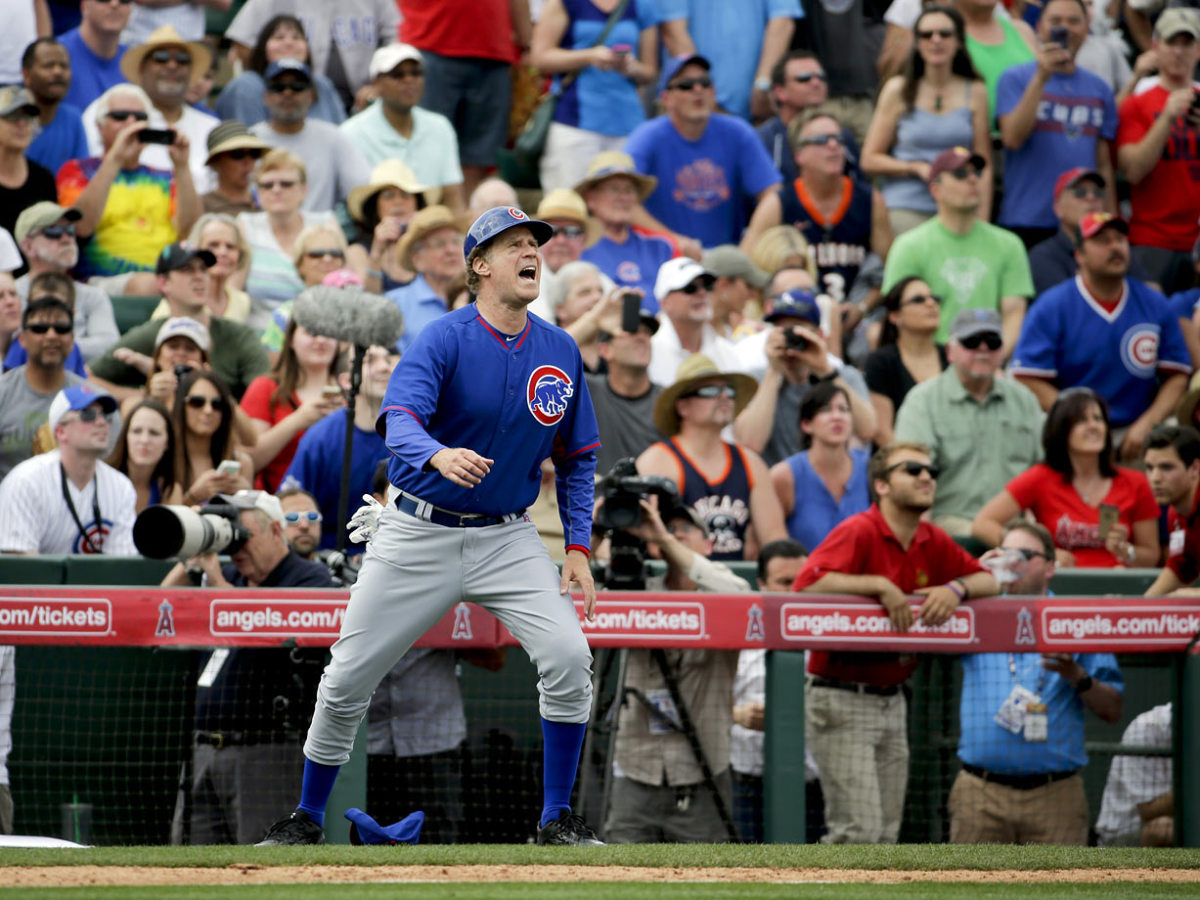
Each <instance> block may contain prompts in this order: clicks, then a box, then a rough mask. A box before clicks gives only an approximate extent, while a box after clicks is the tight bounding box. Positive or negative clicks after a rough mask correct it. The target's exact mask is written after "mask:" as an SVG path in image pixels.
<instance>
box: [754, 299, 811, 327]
mask: <svg viewBox="0 0 1200 900" xmlns="http://www.w3.org/2000/svg"><path fill="white" fill-rule="evenodd" d="M785 316H791V317H792V318H796V319H804V320H805V321H806V322H811V323H812V324H813V325H816V326H818V327H819V326H820V324H821V308H820V307H819V306H817V298H816V297H814V296H813V295H812V294H810V293H809V292H808V291H802V290H791V291H784V292H783V293H782V294H780V295H779V296H778V297H776V298H775V299H774V300H773V301H771V311H770V312H769V313H767V314H766V315H765V316H763V321H766V322H774V321H776V320H777V319H782V318H784V317H785Z"/></svg>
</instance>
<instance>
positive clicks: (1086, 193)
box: [1071, 184, 1104, 200]
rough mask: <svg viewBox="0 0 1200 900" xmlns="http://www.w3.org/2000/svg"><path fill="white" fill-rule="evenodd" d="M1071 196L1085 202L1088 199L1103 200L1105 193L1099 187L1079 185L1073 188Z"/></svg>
mask: <svg viewBox="0 0 1200 900" xmlns="http://www.w3.org/2000/svg"><path fill="white" fill-rule="evenodd" d="M1071 196H1072V197H1075V198H1076V199H1078V200H1085V199H1087V198H1088V197H1094V198H1097V199H1100V200H1103V199H1104V191H1103V190H1102V189H1101V188H1100V187H1099V186H1098V185H1094V184H1093V185H1086V184H1077V185H1075V187H1073V188H1071Z"/></svg>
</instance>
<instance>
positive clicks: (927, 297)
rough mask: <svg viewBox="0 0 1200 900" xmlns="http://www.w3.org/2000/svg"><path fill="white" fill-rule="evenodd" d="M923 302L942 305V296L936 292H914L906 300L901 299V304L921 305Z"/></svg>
mask: <svg viewBox="0 0 1200 900" xmlns="http://www.w3.org/2000/svg"><path fill="white" fill-rule="evenodd" d="M923 303H936V304H937V305H938V306H941V305H942V298H941V297H938V296H936V295H935V294H913V295H912V296H911V297H908V298H907V299H905V300H901V301H900V305H901V306H920V305H921V304H923Z"/></svg>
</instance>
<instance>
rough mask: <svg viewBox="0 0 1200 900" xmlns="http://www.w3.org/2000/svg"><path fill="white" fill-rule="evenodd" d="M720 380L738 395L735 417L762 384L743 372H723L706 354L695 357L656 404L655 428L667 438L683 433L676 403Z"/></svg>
mask: <svg viewBox="0 0 1200 900" xmlns="http://www.w3.org/2000/svg"><path fill="white" fill-rule="evenodd" d="M712 378H720V379H722V380H724V381H725V382H727V383H728V384H731V385H733V389H734V390H735V391H737V395H736V396H735V397H734V398H733V410H734V415H737V414H738V413H740V412H741V411H742V410H743V409H744V408H745V407H746V404H747V403H749V402H750V398H751V397H753V396H754V392H755V391H756V390H758V382H757V381H755V380H754V379H753V378H751V377H750V376H749V375H745V374H743V373H741V372H722V371H721V370H720V369H718V368H717V364H716V363H714V362H713V361H712V360H711V359H709V358H708V357H707V356H705V355H704V354H703V353H693V354H692V355H691V356H689V357H688V358H687V359H685V360H684V361H683V362H682V363H680V364H679V371H677V372H676V373H675V383H674V384H673V385H671V386H670V387H669V388H667V389H666V390H664V391H663V392H662V393H661V394H659V395H658V399H657V400H655V401H654V424H655V425H657V426H658V430H659V431H661V432H662V433H663V434H664V435H666V436H667V437H671V436H672V435H675V434H678V433H679V413H678V412H676V411H675V401H676V400H678V399H679V398H680V397H682V396H683V395H684V394H686V393H688V392H689V391H690V390H692V388H694V387H696V386H697V385H698V384H700V382H702V381H708V380H709V379H712Z"/></svg>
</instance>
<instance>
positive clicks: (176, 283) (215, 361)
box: [88, 243, 271, 402]
mask: <svg viewBox="0 0 1200 900" xmlns="http://www.w3.org/2000/svg"><path fill="white" fill-rule="evenodd" d="M214 263H216V257H214V256H213V255H212V254H211V253H209V252H208V251H207V250H197V249H196V248H194V247H191V246H190V245H188V244H182V243H176V244H170V245H168V246H167V247H165V248H164V249H163V251H162V252H161V253H160V254H159V255H158V262H157V264H156V265H155V269H154V271H155V273H156V274H157V276H158V288H159V290H160V291H162V294H163V297H164V298H165V299H166V301H167V307H168V308H169V310H170V312H169V315H170V316H171V317H172V318H174V317H177V316H182V317H184V318H188V319H195V320H196V321H197V322H199V323H200V324H202V325H205V326H207V327H208V333H209V336H210V337H211V338H212V353H211V354H210V355H209V366H210V367H211V368H212V371H213V372H215V373H216V374H217V375H220V376H221V378H223V379H225V381H226V383H227V384H228V385H229V388H230V390H232V391H233V394H234V396H235V397H238V398H240V397H241V396H242V394H243V393H244V392H245V390H246V385H248V384H249V383H250V382H251V381H252V380H253V379H254V378H256V377H257V376H259V375H262V374H263V373H265V372H266V371H267V369H269V368H270V365H271V363H270V360H269V359H268V358H267V352H266V351H265V350H264V349H263V347H262V343H261V342H260V340H259V338H258V334H257V333H256V332H255V331H254V330H253V329H251V328H247V327H246V326H245V325H242V324H240V323H238V322H234V321H231V320H230V319H222V318H220V317H219V316H214V315H212V314H211V313H210V312H209V310H208V303H207V297H208V279H209V274H208V269H209V267H210V266H212V265H213V264H214ZM162 323H163V320H162V319H151V320H150V321H149V322H143V323H142V324H141V325H138V326H136V327H134V328H131V329H129V331H127V332H125V335H124V336H123V337H122V338H121V340H119V341H118V342H117V343H116V344H114V345H113V346H112V347H110V348H109V349H108V352H107V353H105V354H104V355H103V356H102V357H100V358H99V359H93V360H92V361H91V363H89V364H88V370H89V372H90V373H91V375H92V376H94V378H95V380H97V381H98V383H100V384H101V385H102V386H103V387H104V388H105V389H106V390H108V391H109V392H110V393H112V394H113V396H115V397H116V398H117V399H118V400H120V401H122V402H124V401H125V399H126V398H128V397H130V396H135V395H140V388H141V386H142V385H144V384H145V383H146V378H147V375H146V373H145V372H144V371H142V368H139V367H138V366H137V365H136V364H135V360H136V359H137V355H138V354H141V355H142V356H144V357H151V356H153V355H154V341H155V338H156V337H158V329H159V328H161V327H162ZM128 351H133V353H132V354H130V353H129V352H128ZM141 361H142V363H143V365H144V364H145V360H144V359H143V360H141Z"/></svg>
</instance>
